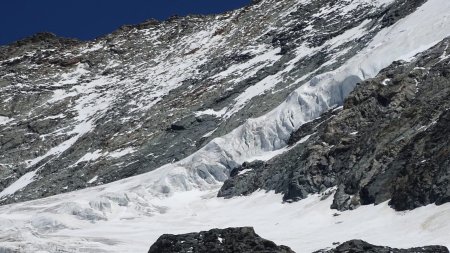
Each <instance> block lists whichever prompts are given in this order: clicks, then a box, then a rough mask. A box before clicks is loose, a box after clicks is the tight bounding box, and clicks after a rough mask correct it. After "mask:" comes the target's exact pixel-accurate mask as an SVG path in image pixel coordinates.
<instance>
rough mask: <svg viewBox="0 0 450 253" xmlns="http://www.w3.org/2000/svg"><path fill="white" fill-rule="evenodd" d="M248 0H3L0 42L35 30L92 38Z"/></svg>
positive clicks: (242, 3) (232, 7) (228, 8)
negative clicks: (155, 20)
mask: <svg viewBox="0 0 450 253" xmlns="http://www.w3.org/2000/svg"><path fill="white" fill-rule="evenodd" d="M249 2H250V0H126V1H125V0H123V1H119V0H6V1H2V2H1V3H0V8H1V9H2V14H1V15H0V44H2V45H3V44H8V43H11V42H13V41H16V40H18V39H21V38H23V37H26V36H30V35H32V34H34V33H37V32H53V33H55V34H57V35H59V36H64V37H71V38H79V39H83V40H87V39H93V38H96V37H98V36H101V35H104V34H107V33H110V32H112V31H113V30H115V29H117V28H118V27H120V26H121V25H124V24H136V23H140V22H142V21H144V20H146V19H149V18H156V19H160V20H163V19H166V18H168V17H170V16H172V15H175V14H177V15H186V14H191V13H192V14H210V13H220V12H223V11H226V10H231V9H235V8H238V7H241V6H244V5H246V4H248V3H249Z"/></svg>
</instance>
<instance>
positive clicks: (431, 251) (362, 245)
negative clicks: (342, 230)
mask: <svg viewBox="0 0 450 253" xmlns="http://www.w3.org/2000/svg"><path fill="white" fill-rule="evenodd" d="M448 252H449V251H448V249H447V248H446V247H443V246H426V247H418V248H410V249H394V248H389V247H383V246H375V245H372V244H369V243H367V242H365V241H361V240H352V241H348V242H345V243H343V244H341V245H339V246H338V247H337V248H335V249H331V250H320V251H317V252H315V253H448Z"/></svg>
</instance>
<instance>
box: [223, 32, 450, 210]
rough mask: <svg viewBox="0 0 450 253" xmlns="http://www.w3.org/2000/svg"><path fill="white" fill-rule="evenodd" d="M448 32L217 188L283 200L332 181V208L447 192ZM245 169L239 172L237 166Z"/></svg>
mask: <svg viewBox="0 0 450 253" xmlns="http://www.w3.org/2000/svg"><path fill="white" fill-rule="evenodd" d="M449 44H450V39H446V40H444V41H443V42H441V43H439V44H438V45H436V46H435V47H433V48H432V49H430V50H428V51H426V52H424V53H421V54H419V55H417V56H416V57H415V58H414V59H413V60H412V61H410V62H395V63H393V64H392V65H391V66H390V67H388V68H386V69H384V70H383V71H381V73H380V74H379V75H378V76H377V77H376V78H374V79H370V80H367V81H364V82H362V83H360V84H359V85H358V86H357V87H356V89H355V90H354V91H353V92H352V93H350V95H349V97H348V98H347V99H346V101H345V103H344V107H343V109H340V108H337V109H335V110H332V111H329V112H328V113H325V114H324V115H322V116H321V117H320V118H319V119H316V120H315V121H313V122H310V123H308V124H305V125H303V126H302V127H301V128H300V129H299V130H297V131H296V132H295V133H293V134H292V136H291V139H290V144H291V145H292V149H291V150H290V151H288V152H286V153H284V154H283V155H281V156H279V157H276V158H273V159H272V160H270V161H267V162H254V163H250V164H244V165H243V166H241V167H240V168H237V169H235V171H234V172H232V173H231V176H232V177H231V178H230V179H229V180H228V181H226V182H225V184H224V186H223V187H222V189H221V191H220V192H219V196H223V197H231V196H239V195H247V194H250V193H252V192H254V191H255V190H258V189H265V190H275V191H276V192H280V193H283V194H284V200H285V201H296V200H300V199H303V198H306V197H307V196H308V194H311V193H318V192H323V191H325V190H327V189H329V188H331V187H336V188H337V189H336V193H335V194H334V202H333V205H332V208H336V209H339V210H348V209H353V208H356V207H358V206H360V205H368V204H379V203H382V202H384V201H388V200H390V202H389V203H390V205H391V206H392V207H393V208H395V209H396V210H407V209H413V208H416V207H419V206H423V205H428V204H430V203H436V204H438V205H439V204H443V203H446V202H449V200H450V164H449V157H450V156H449V155H448V154H449V147H450V145H449V144H450V143H449V138H448V136H449V135H450V128H449V126H450V125H449V117H450V110H449V109H450V103H449V101H450V86H449V84H450V74H449V73H450V72H449V70H450V48H449ZM239 171H241V172H242V171H245V173H239Z"/></svg>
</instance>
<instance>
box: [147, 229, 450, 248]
mask: <svg viewBox="0 0 450 253" xmlns="http://www.w3.org/2000/svg"><path fill="white" fill-rule="evenodd" d="M215 252H221V253H237V252H246V253H291V252H292V253H293V252H294V251H292V250H291V249H290V248H289V247H287V246H277V245H276V244H275V243H274V242H272V241H269V240H266V239H263V238H261V237H260V236H259V235H257V234H256V233H255V230H254V229H253V228H252V227H240V228H226V229H211V230H209V231H203V232H199V233H189V234H181V235H171V234H165V235H162V236H161V237H160V238H159V239H158V240H157V241H156V242H155V243H154V244H153V245H152V246H151V247H150V250H149V251H148V253H215ZM314 253H449V251H448V249H447V248H446V247H444V246H437V245H432V246H424V247H417V248H410V249H395V248H389V247H384V246H376V245H372V244H370V243H367V242H365V241H362V240H351V241H347V242H344V243H343V244H341V245H339V246H338V247H336V248H334V249H324V250H319V251H316V252H314Z"/></svg>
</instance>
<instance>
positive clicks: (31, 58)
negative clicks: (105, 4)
mask: <svg viewBox="0 0 450 253" xmlns="http://www.w3.org/2000/svg"><path fill="white" fill-rule="evenodd" d="M423 2H424V1H421V0H415V1H404V0H397V1H393V2H392V3H391V2H387V3H388V4H385V2H383V1H357V2H354V1H318V0H317V1H311V2H303V1H295V0H285V1H269V0H266V1H258V2H257V3H256V2H255V3H253V4H252V5H251V6H248V7H245V8H242V9H240V10H236V11H232V12H229V13H226V14H222V15H218V16H189V17H174V18H172V19H170V20H167V21H165V22H157V21H153V20H150V21H148V22H145V23H143V24H139V25H135V26H124V27H122V28H121V29H119V30H117V31H116V32H114V33H112V34H110V35H108V36H105V37H103V38H99V39H97V40H95V41H92V42H80V41H76V40H70V39H62V38H57V37H55V36H54V35H52V34H47V33H43V34H38V35H35V36H33V37H30V38H27V39H24V40H22V41H18V42H16V43H14V44H12V45H9V46H3V47H1V48H0V66H1V67H0V89H1V92H0V96H1V97H0V117H1V118H0V132H1V134H0V153H1V156H0V166H1V170H0V178H1V181H0V192H1V193H0V196H1V197H2V200H1V203H11V202H16V201H23V200H29V199H35V198H40V197H46V196H49V195H54V194H58V193H62V192H68V191H73V190H76V189H80V188H85V187H89V186H95V185H101V184H104V183H108V182H111V181H115V180H119V179H122V178H126V177H129V176H133V175H137V174H141V173H144V172H148V171H151V170H153V169H155V168H158V167H160V166H162V165H165V164H168V163H172V162H176V161H178V160H180V159H182V158H184V157H186V156H188V155H190V154H192V153H193V152H195V151H197V150H198V149H199V148H201V147H203V146H204V145H205V144H206V143H208V142H209V141H210V140H212V139H213V138H214V137H217V136H221V135H224V134H226V133H229V132H230V131H231V130H233V129H235V128H236V127H237V126H239V125H241V124H242V123H243V122H245V120H246V119H248V118H250V117H257V116H260V115H263V114H265V113H266V112H268V111H269V110H271V109H273V108H274V107H275V106H277V105H278V104H280V103H281V102H282V101H283V100H284V99H285V97H286V96H287V95H288V94H289V93H291V92H292V91H293V90H295V89H296V88H298V87H299V86H301V85H303V84H304V83H305V82H306V81H307V80H308V79H310V78H311V77H313V76H314V75H317V74H320V73H323V72H327V71H330V70H334V69H336V68H338V67H340V66H341V65H342V63H344V62H346V61H347V60H348V59H349V58H351V57H352V56H354V55H355V54H356V53H358V52H359V51H360V50H361V49H362V48H364V47H365V46H366V45H367V44H368V42H369V41H370V40H371V39H372V38H373V36H375V35H376V34H377V32H378V31H380V30H381V29H383V28H385V27H389V26H391V25H393V24H394V23H395V22H396V21H397V20H399V19H400V18H402V17H404V16H406V15H408V14H409V13H411V12H413V11H414V10H415V9H416V8H417V7H418V6H420V5H421V4H422V3H423ZM383 4H384V5H383ZM357 81H359V78H353V79H349V83H348V85H346V86H345V87H343V88H342V89H341V90H340V91H338V92H339V93H338V94H336V97H333V98H332V101H330V103H331V104H340V103H342V100H343V97H344V96H346V94H347V93H348V92H349V91H350V90H351V86H353V85H354V84H355V83H356V82H357ZM278 135H279V134H278ZM269 145H272V144H269ZM273 145H274V146H275V147H274V148H277V147H279V146H280V144H276V143H274V144H273ZM264 148H268V147H264ZM228 163H229V162H228ZM224 166H225V167H227V168H226V169H225V170H224V171H222V172H214V173H211V172H210V171H204V172H202V173H203V174H204V176H203V177H204V178H208V180H209V181H223V180H225V179H226V178H227V174H228V173H229V172H228V169H230V168H233V167H234V166H236V165H235V164H225V165H224Z"/></svg>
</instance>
